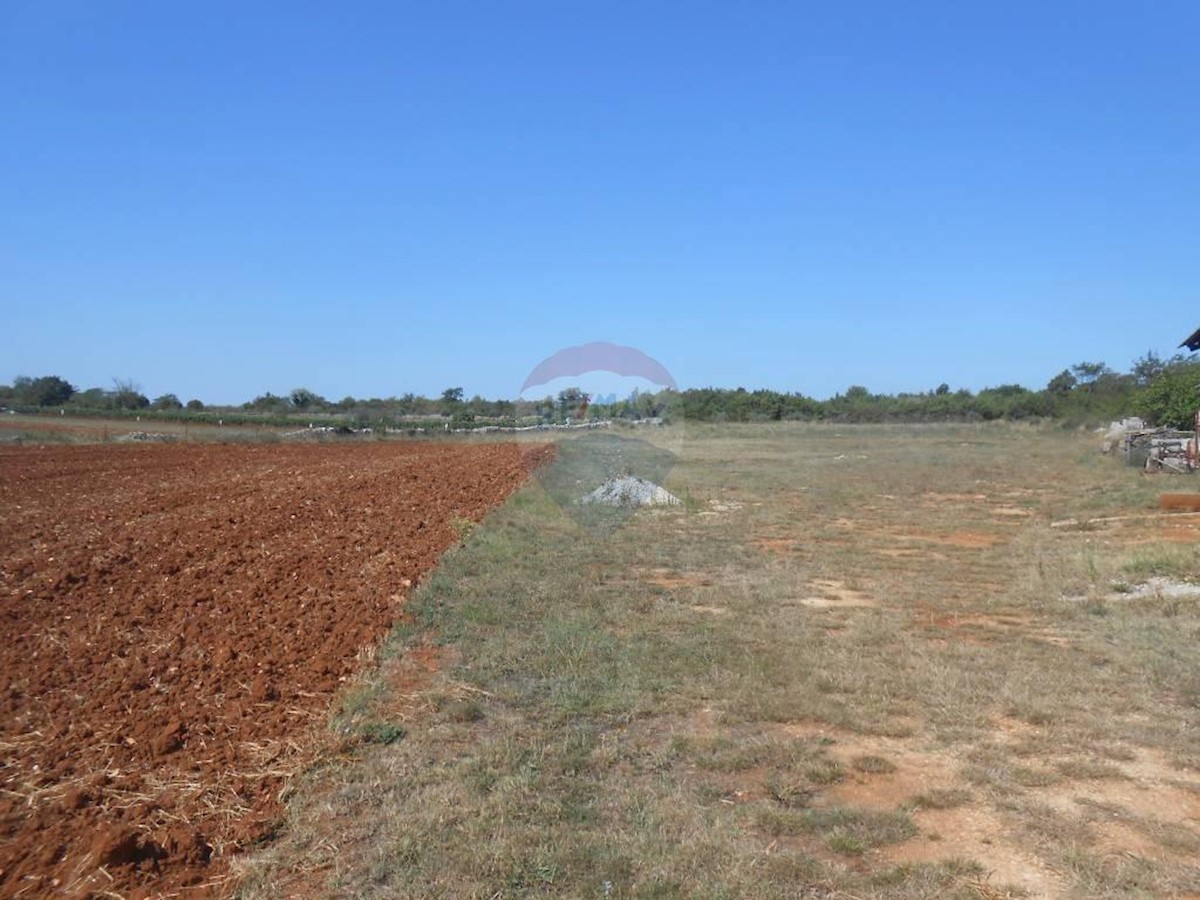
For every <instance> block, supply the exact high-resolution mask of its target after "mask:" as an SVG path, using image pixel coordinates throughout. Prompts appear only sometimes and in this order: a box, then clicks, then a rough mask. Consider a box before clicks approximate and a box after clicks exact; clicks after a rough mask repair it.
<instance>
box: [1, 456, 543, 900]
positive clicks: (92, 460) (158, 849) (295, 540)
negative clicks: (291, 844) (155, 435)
mask: <svg viewBox="0 0 1200 900" xmlns="http://www.w3.org/2000/svg"><path fill="white" fill-rule="evenodd" d="M551 452H552V451H551V450H550V449H549V448H546V447H541V446H539V447H531V446H529V445H524V446H522V445H517V444H483V445H480V444H475V445H446V444H432V443H410V444H400V443H371V444H361V443H358V444H355V445H352V446H339V445H305V446H281V445H248V446H247V445H243V446H226V445H192V444H184V445H179V444H175V445H154V446H127V445H122V446H112V445H103V446H81V447H76V446H67V447H52V448H2V449H0V627H2V628H3V630H4V631H5V632H6V634H5V636H4V640H3V641H0V760H2V767H0V895H4V896H14V895H17V894H20V895H21V896H24V897H36V896H47V895H57V896H62V895H66V896H83V895H89V894H96V895H99V894H100V893H101V892H113V893H115V894H119V895H122V896H126V897H139V896H159V895H174V896H179V895H182V896H188V897H201V896H212V895H217V894H222V893H225V892H227V891H226V888H228V886H229V884H228V881H227V880H226V879H227V872H228V865H227V863H228V859H229V856H230V855H231V854H232V853H235V852H237V851H238V850H240V849H242V848H245V847H247V846H249V845H251V844H253V843H255V842H257V841H259V840H262V839H263V838H265V837H267V836H269V833H270V831H271V829H272V828H273V826H274V824H275V822H276V821H277V820H278V816H279V812H280V806H279V800H278V796H279V791H280V789H281V787H282V786H283V784H284V781H285V779H286V777H287V776H288V774H289V773H291V772H293V771H295V770H296V769H297V768H298V767H299V766H301V765H303V763H304V761H306V760H308V759H311V758H312V756H311V752H310V750H311V748H312V746H313V745H314V743H315V742H316V741H317V735H319V734H320V733H321V732H326V733H327V729H325V728H324V727H323V723H324V722H325V718H326V715H327V709H328V705H329V701H330V698H331V696H332V694H333V693H334V692H335V691H336V690H337V688H338V686H339V684H340V683H341V682H343V681H344V680H345V679H346V678H347V677H348V676H349V675H350V674H351V673H352V672H353V671H354V670H355V667H356V656H358V655H359V651H360V650H361V649H362V648H363V647H364V646H369V645H372V644H373V643H374V642H376V641H378V640H379V639H380V638H381V637H382V636H383V635H384V633H385V632H386V631H387V630H388V628H389V626H390V625H391V623H392V622H393V621H394V620H395V618H396V616H397V607H398V604H399V603H400V602H401V601H402V599H403V596H404V593H405V591H406V589H407V588H408V587H409V586H411V584H412V583H413V582H415V581H416V580H417V579H418V578H419V577H420V576H421V574H422V573H424V572H426V571H427V570H428V569H429V568H430V567H431V566H433V564H434V562H435V561H436V560H437V558H438V556H439V555H440V554H441V553H442V552H443V551H444V550H446V549H447V548H448V547H449V546H451V545H452V544H453V543H454V542H455V541H456V539H457V534H456V531H455V529H454V523H455V520H456V519H478V518H480V517H481V516H482V515H483V514H484V513H485V512H486V511H487V510H488V509H489V508H491V507H493V506H494V505H496V504H498V503H500V502H501V501H502V500H503V499H504V498H505V497H506V496H507V495H508V494H509V493H510V492H512V491H513V490H514V489H515V488H516V487H517V486H518V485H519V484H520V483H521V482H522V481H524V479H525V478H526V476H527V474H528V472H529V470H530V468H531V467H532V466H534V465H536V464H538V463H539V462H541V461H543V460H545V459H547V458H548V456H549V454H550V453H551Z"/></svg>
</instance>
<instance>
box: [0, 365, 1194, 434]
mask: <svg viewBox="0 0 1200 900" xmlns="http://www.w3.org/2000/svg"><path fill="white" fill-rule="evenodd" d="M0 406H4V407H7V408H13V409H17V410H21V411H30V412H33V411H38V410H46V409H55V408H57V409H59V410H62V411H64V412H65V411H67V410H70V411H72V412H79V413H94V414H95V413H103V412H110V413H122V414H128V413H131V412H134V413H142V412H145V413H147V414H151V415H160V416H167V417H171V418H176V417H178V418H190V417H205V418H207V417H211V416H214V415H222V416H233V417H237V418H239V419H240V418H242V417H246V418H254V419H255V420H258V421H262V420H267V421H276V420H278V421H294V420H295V419H296V418H297V417H306V418H310V419H312V420H314V421H316V420H320V421H322V422H325V421H328V420H338V421H346V420H348V419H349V420H353V421H355V422H358V423H360V424H367V423H379V424H388V423H396V424H400V423H402V422H410V423H411V422H413V421H417V420H427V421H433V420H436V421H438V422H445V423H447V424H450V425H452V426H453V427H465V428H470V427H475V426H479V425H484V424H488V425H491V424H499V425H528V424H534V423H538V422H554V421H563V420H580V419H618V420H621V419H624V420H645V419H652V418H657V419H661V420H663V421H666V422H670V421H678V420H680V419H686V420H689V421H700V422H767V421H784V420H805V421H831V422H847V423H853V422H957V421H987V420H995V419H1008V420H1022V419H1057V420H1064V421H1067V422H1074V423H1084V422H1103V421H1108V420H1110V419H1115V418H1120V417H1122V416H1127V415H1140V416H1142V417H1144V418H1145V419H1147V420H1148V421H1150V422H1152V423H1154V424H1159V425H1165V426H1173V427H1178V428H1189V427H1191V424H1192V422H1193V417H1194V415H1195V413H1196V410H1197V409H1200V353H1194V354H1190V355H1184V354H1176V355H1175V356H1172V357H1169V358H1166V359H1164V358H1162V357H1160V356H1158V355H1157V354H1156V353H1154V352H1153V351H1151V352H1149V353H1147V354H1146V355H1145V356H1143V357H1140V358H1139V359H1137V360H1135V361H1134V363H1133V365H1132V366H1131V367H1130V369H1129V371H1127V372H1118V371H1116V370H1114V369H1112V368H1110V367H1109V366H1108V365H1106V364H1105V363H1102V362H1081V363H1076V364H1075V365H1073V366H1069V367H1068V368H1066V369H1064V370H1063V371H1062V372H1060V373H1058V374H1057V375H1055V376H1054V377H1053V378H1051V379H1050V381H1049V382H1048V383H1047V384H1046V386H1045V387H1043V388H1041V389H1039V390H1032V389H1030V388H1026V387H1023V386H1022V385H1018V384H1003V385H999V386H997V387H989V388H984V389H983V390H981V391H978V392H972V391H969V390H966V389H960V390H953V389H951V387H950V386H949V385H948V384H940V385H938V386H937V387H935V388H932V389H931V390H928V391H925V392H920V393H898V394H877V393H873V392H872V391H870V390H869V389H868V388H866V387H864V386H862V385H854V386H851V387H849V388H847V389H846V391H845V392H843V393H839V394H837V395H836V396H834V397H830V398H829V399H826V400H817V399H814V398H812V397H808V396H806V395H804V394H802V393H798V392H782V391H775V390H769V389H758V390H746V389H745V388H735V389H731V388H713V387H708V388H689V389H686V390H683V391H667V390H664V391H659V392H657V393H654V392H647V393H639V392H634V393H633V394H631V395H630V396H628V397H626V398H624V399H620V400H612V401H610V402H591V400H590V398H589V397H588V396H587V395H586V394H585V393H584V392H583V391H582V390H581V389H579V388H577V387H572V388H567V389H566V390H563V391H560V392H559V394H558V395H557V396H547V397H544V398H542V399H540V400H489V399H485V398H484V397H481V396H478V395H477V396H474V397H470V398H467V397H465V396H464V392H463V389H462V388H460V387H450V388H447V389H446V390H444V391H443V392H442V393H441V395H440V396H438V397H422V396H417V395H416V394H413V393H406V394H403V395H401V396H398V397H397V396H392V397H386V398H379V397H372V398H366V399H364V398H356V397H349V396H348V397H343V398H342V399H341V400H329V399H326V398H325V397H322V396H321V395H319V394H317V393H315V392H313V391H311V390H309V389H307V388H303V387H301V388H296V389H294V390H292V391H290V392H288V393H287V394H280V395H276V394H272V393H270V392H268V393H264V394H260V395H258V396H256V397H254V398H253V399H251V400H248V401H246V402H245V403H242V404H240V405H234V406H209V405H206V404H205V403H203V402H202V401H200V400H198V399H191V400H188V401H187V402H186V403H184V402H183V401H181V400H180V399H179V397H177V396H176V395H175V394H163V395H161V396H159V397H156V398H154V399H153V400H152V399H150V398H149V397H147V396H146V395H145V394H144V393H142V390H141V388H140V386H139V385H138V384H137V383H136V382H134V381H132V380H129V379H114V381H113V384H112V386H111V387H109V388H98V387H94V388H88V389H86V390H79V389H77V388H76V387H75V386H73V385H72V384H70V383H69V382H68V381H67V380H65V379H64V378H62V377H60V376H56V375H49V376H43V377H38V378H32V377H28V376H18V377H17V378H15V379H14V380H13V383H12V384H11V385H0Z"/></svg>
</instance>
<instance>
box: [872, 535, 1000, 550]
mask: <svg viewBox="0 0 1200 900" xmlns="http://www.w3.org/2000/svg"><path fill="white" fill-rule="evenodd" d="M892 538H893V539H894V540H897V541H905V542H913V541H915V542H918V543H922V544H936V545H938V546H942V547H958V548H962V549H967V550H984V549H987V548H988V547H994V546H996V545H997V544H999V543H1000V542H1001V541H1002V540H1004V538H1002V537H1000V536H999V535H995V534H988V533H987V532H983V531H945V532H932V531H913V532H908V533H907V534H894V535H892Z"/></svg>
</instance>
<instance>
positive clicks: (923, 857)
mask: <svg viewBox="0 0 1200 900" xmlns="http://www.w3.org/2000/svg"><path fill="white" fill-rule="evenodd" d="M913 820H914V821H915V822H916V824H917V827H918V828H920V829H921V834H920V835H919V836H918V837H915V838H913V839H912V840H910V841H905V842H904V843H903V844H893V845H892V846H890V847H885V848H883V850H882V852H883V855H884V856H885V857H886V858H887V859H889V860H891V861H892V862H894V863H934V862H942V861H945V860H950V859H969V860H974V861H975V862H977V863H979V864H980V865H981V866H983V867H984V869H986V870H987V878H986V882H985V883H986V884H988V885H989V886H991V887H993V888H999V887H1000V886H1001V885H1007V886H1012V887H1016V888H1020V889H1021V890H1023V891H1025V892H1027V894H1028V895H1029V896H1031V897H1062V896H1065V894H1066V888H1065V886H1064V884H1063V880H1062V877H1061V876H1060V875H1058V873H1056V872H1055V871H1054V870H1053V869H1051V868H1050V867H1049V866H1047V865H1046V864H1045V863H1043V862H1042V861H1041V860H1039V859H1038V858H1037V857H1036V856H1034V855H1033V854H1032V853H1030V852H1028V851H1027V850H1025V849H1023V848H1022V847H1020V846H1018V845H1017V844H1016V843H1015V840H1014V838H1013V836H1011V835H1010V834H1009V829H1008V827H1007V826H1006V825H1005V823H1004V821H1003V819H1001V817H1000V816H999V815H998V814H997V813H995V812H993V811H992V810H990V809H987V808H984V807H982V806H977V805H971V806H963V807H958V808H956V809H926V810H918V811H917V812H916V813H914V814H913Z"/></svg>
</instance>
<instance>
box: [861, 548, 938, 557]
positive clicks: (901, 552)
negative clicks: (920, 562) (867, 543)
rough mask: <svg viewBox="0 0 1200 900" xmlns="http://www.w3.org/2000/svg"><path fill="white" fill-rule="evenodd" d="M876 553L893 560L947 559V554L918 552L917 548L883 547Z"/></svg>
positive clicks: (932, 551)
mask: <svg viewBox="0 0 1200 900" xmlns="http://www.w3.org/2000/svg"><path fill="white" fill-rule="evenodd" d="M875 552H876V553H878V554H879V555H880V556H887V557H890V558H891V559H931V560H945V559H946V554H945V553H938V552H937V551H936V550H918V549H917V548H916V547H881V548H879V549H877V550H876V551H875Z"/></svg>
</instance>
